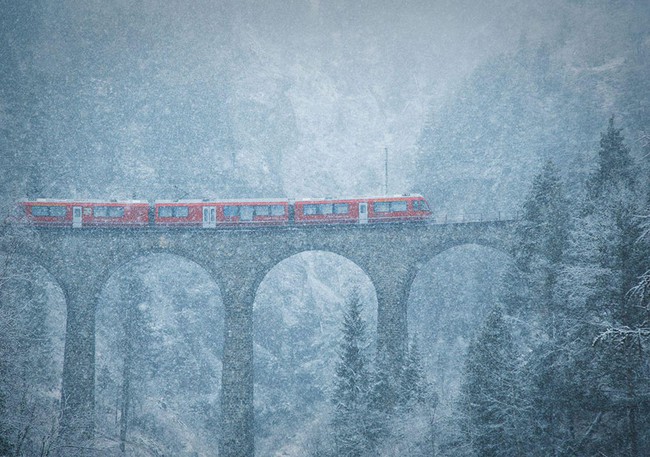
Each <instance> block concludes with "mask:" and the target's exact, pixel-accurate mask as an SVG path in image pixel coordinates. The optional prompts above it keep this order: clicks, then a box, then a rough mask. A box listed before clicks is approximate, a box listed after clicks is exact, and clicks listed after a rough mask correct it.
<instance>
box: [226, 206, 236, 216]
mask: <svg viewBox="0 0 650 457" xmlns="http://www.w3.org/2000/svg"><path fill="white" fill-rule="evenodd" d="M223 215H224V216H225V217H237V216H239V206H224V207H223Z"/></svg>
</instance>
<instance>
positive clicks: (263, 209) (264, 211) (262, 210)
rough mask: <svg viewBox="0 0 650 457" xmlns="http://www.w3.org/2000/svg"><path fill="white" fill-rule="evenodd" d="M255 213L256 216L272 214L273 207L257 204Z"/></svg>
mask: <svg viewBox="0 0 650 457" xmlns="http://www.w3.org/2000/svg"><path fill="white" fill-rule="evenodd" d="M255 215H256V216H270V215H271V207H270V206H256V207H255Z"/></svg>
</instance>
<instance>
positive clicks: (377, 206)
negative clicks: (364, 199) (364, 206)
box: [372, 202, 390, 213]
mask: <svg viewBox="0 0 650 457" xmlns="http://www.w3.org/2000/svg"><path fill="white" fill-rule="evenodd" d="M372 209H373V210H374V212H375V213H388V212H390V203H389V202H375V203H373V204H372Z"/></svg>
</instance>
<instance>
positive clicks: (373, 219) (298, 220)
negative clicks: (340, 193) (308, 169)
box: [294, 195, 431, 225]
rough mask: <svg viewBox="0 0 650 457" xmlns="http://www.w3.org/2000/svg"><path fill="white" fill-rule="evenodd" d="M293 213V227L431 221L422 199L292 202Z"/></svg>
mask: <svg viewBox="0 0 650 457" xmlns="http://www.w3.org/2000/svg"><path fill="white" fill-rule="evenodd" d="M294 213H295V215H294V221H295V224H296V225H337V224H361V225H364V224H381V223H408V222H424V221H426V220H427V219H429V218H430V217H431V209H430V208H429V205H428V204H427V202H426V200H425V199H424V197H422V195H397V196H379V197H351V198H339V199H330V198H324V199H316V198H311V199H304V200H296V202H295V204H294Z"/></svg>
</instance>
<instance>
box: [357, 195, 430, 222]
mask: <svg viewBox="0 0 650 457" xmlns="http://www.w3.org/2000/svg"><path fill="white" fill-rule="evenodd" d="M368 203H369V204H368V222H369V223H371V224H382V223H406V222H424V221H426V220H427V219H428V218H429V217H431V209H430V208H429V205H428V203H427V201H426V200H425V199H424V197H423V196H422V195H396V196H391V197H373V198H371V199H369V202H368Z"/></svg>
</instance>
